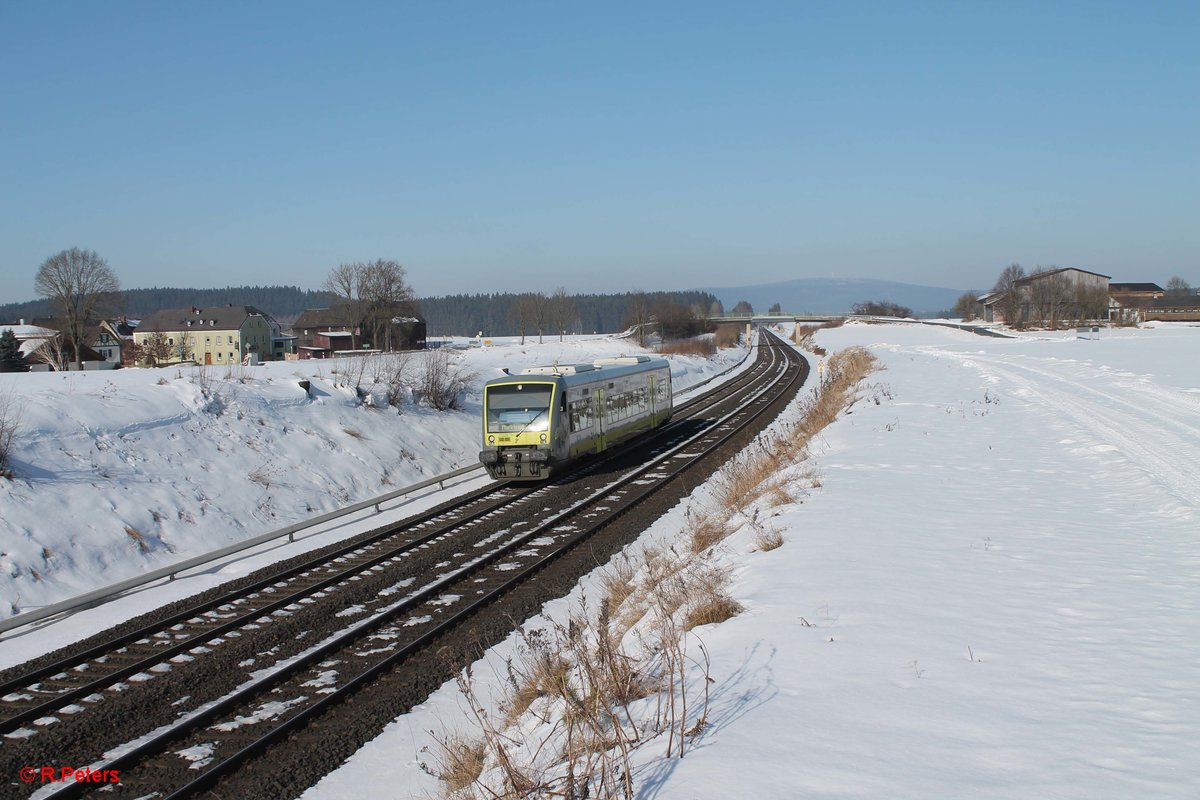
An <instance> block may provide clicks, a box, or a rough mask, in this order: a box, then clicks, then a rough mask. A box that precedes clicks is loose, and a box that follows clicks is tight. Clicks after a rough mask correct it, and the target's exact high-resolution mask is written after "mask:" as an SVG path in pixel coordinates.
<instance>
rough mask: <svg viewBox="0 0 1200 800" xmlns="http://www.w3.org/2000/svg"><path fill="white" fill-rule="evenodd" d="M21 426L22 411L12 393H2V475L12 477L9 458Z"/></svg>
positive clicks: (0, 422) (0, 420)
mask: <svg viewBox="0 0 1200 800" xmlns="http://www.w3.org/2000/svg"><path fill="white" fill-rule="evenodd" d="M20 425H21V409H20V408H18V407H17V404H16V402H15V401H14V400H13V397H12V392H4V393H0V475H2V476H4V477H11V476H12V470H11V469H10V465H9V457H10V456H11V455H12V446H13V442H14V441H15V440H16V438H17V432H18V431H19V430H20Z"/></svg>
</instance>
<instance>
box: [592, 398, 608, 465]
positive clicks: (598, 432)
mask: <svg viewBox="0 0 1200 800" xmlns="http://www.w3.org/2000/svg"><path fill="white" fill-rule="evenodd" d="M604 413H605V411H604V390H603V389H597V390H596V413H595V414H593V415H592V434H593V435H594V436H595V440H596V452H597V453H603V452H604V448H605V446H606V441H605V431H606V429H607V425H606V424H605V419H604Z"/></svg>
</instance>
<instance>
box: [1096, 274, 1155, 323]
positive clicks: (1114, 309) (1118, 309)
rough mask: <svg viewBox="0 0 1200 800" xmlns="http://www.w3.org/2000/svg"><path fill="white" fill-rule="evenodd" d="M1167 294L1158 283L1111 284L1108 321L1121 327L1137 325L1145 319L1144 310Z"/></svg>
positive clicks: (1109, 287) (1109, 288)
mask: <svg viewBox="0 0 1200 800" xmlns="http://www.w3.org/2000/svg"><path fill="white" fill-rule="evenodd" d="M1166 293H1167V292H1166V290H1165V289H1163V288H1162V287H1161V286H1159V285H1158V284H1157V283H1110V284H1109V285H1108V297H1109V303H1108V319H1109V321H1110V322H1114V323H1117V324H1121V325H1136V324H1137V323H1139V322H1141V321H1142V320H1144V319H1145V317H1144V316H1143V313H1142V311H1143V309H1145V308H1146V306H1148V305H1150V304H1151V303H1152V302H1153V301H1155V300H1157V299H1158V298H1160V297H1163V296H1165V295H1166Z"/></svg>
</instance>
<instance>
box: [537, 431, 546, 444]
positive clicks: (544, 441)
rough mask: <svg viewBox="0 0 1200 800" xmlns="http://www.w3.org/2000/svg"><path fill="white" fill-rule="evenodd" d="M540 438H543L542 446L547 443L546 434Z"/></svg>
mask: <svg viewBox="0 0 1200 800" xmlns="http://www.w3.org/2000/svg"><path fill="white" fill-rule="evenodd" d="M539 438H541V440H542V444H545V443H546V434H544V433H543V434H542V435H541V437H539Z"/></svg>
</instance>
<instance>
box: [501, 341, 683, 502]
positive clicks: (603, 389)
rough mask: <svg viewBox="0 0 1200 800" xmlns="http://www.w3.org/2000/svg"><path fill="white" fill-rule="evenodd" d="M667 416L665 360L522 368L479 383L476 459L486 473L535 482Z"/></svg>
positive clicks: (668, 387) (634, 359) (625, 358)
mask: <svg viewBox="0 0 1200 800" xmlns="http://www.w3.org/2000/svg"><path fill="white" fill-rule="evenodd" d="M670 418H671V367H670V365H669V364H668V363H667V361H666V359H663V358H651V357H650V356H619V357H617V358H601V359H598V360H597V361H595V362H593V363H591V364H574V365H566V366H560V365H558V364H555V365H553V366H548V367H528V368H526V369H523V370H521V372H520V374H514V375H506V376H504V377H501V378H493V379H492V380H490V381H488V382H487V383H486V384H484V388H483V450H482V451H481V452H480V453H479V460H480V461H481V462H482V463H483V465H484V466H485V467H487V470H488V472H489V473H490V474H491V476H492V477H493V478H499V479H501V480H524V481H529V480H542V479H545V478H548V477H550V475H552V474H557V473H558V472H560V471H561V470H562V468H563V467H564V466H565V465H567V464H569V463H570V462H572V461H574V460H575V459H577V458H580V457H582V456H585V455H588V454H591V453H600V452H603V451H605V450H607V449H609V448H610V447H612V446H614V445H616V444H618V443H620V442H623V441H625V440H627V439H629V438H630V437H633V436H636V435H638V434H640V433H644V432H646V431H649V430H651V429H654V428H657V427H659V426H661V425H663V424H665V423H666V422H667V421H668V420H669V419H670Z"/></svg>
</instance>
